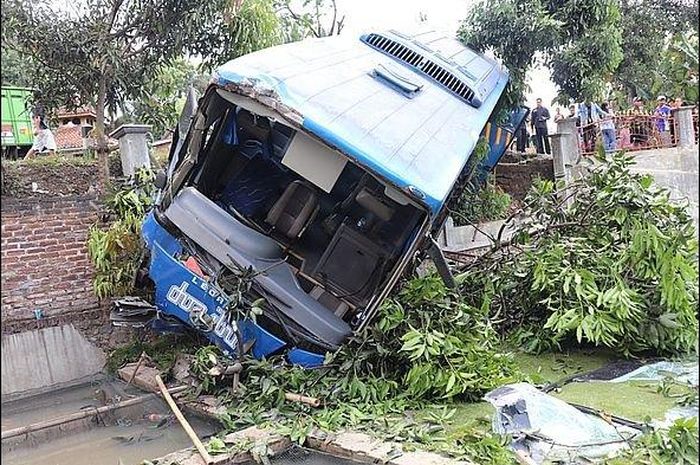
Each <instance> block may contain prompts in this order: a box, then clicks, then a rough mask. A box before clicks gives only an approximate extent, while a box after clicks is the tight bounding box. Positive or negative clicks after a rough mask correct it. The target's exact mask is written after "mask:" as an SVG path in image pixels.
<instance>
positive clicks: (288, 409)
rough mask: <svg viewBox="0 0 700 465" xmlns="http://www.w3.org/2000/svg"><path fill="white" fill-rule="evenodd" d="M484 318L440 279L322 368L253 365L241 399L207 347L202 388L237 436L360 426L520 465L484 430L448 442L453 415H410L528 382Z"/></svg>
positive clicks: (406, 298)
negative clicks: (299, 396) (299, 397)
mask: <svg viewBox="0 0 700 465" xmlns="http://www.w3.org/2000/svg"><path fill="white" fill-rule="evenodd" d="M409 309H410V311H409ZM484 311H485V310H480V309H474V308H471V307H469V306H468V305H466V304H465V303H464V302H463V301H462V299H461V298H460V297H459V296H458V295H457V294H455V293H454V292H452V291H450V290H448V289H447V288H446V287H445V286H444V284H443V283H442V281H441V280H440V278H438V277H436V276H428V277H425V278H416V279H413V280H411V281H410V282H408V283H407V285H406V286H405V287H404V289H403V290H402V291H401V292H400V293H398V294H397V295H396V296H395V298H393V299H391V300H389V301H387V302H386V304H384V305H383V306H382V308H381V309H380V315H379V317H378V319H377V322H376V323H375V324H374V325H372V326H371V327H369V328H367V329H366V330H364V331H363V332H361V333H360V334H358V335H356V337H355V338H354V339H352V340H351V341H350V342H349V343H348V344H347V345H345V346H344V347H343V348H342V349H340V350H339V351H338V352H336V353H333V354H329V355H328V357H327V360H326V364H325V365H324V367H322V368H320V369H317V370H305V369H301V368H299V367H290V366H289V365H287V364H286V363H285V362H284V360H283V359H281V358H279V357H272V358H270V359H268V360H251V359H247V358H244V359H243V361H242V363H243V366H244V369H243V372H242V374H241V384H240V386H239V390H238V392H237V394H232V393H231V392H230V391H229V390H228V389H223V390H222V387H223V386H225V383H221V382H220V381H221V380H220V378H216V377H212V368H213V367H216V366H217V365H218V364H220V361H221V358H220V357H221V356H220V355H219V354H218V351H217V350H216V349H214V348H213V347H208V348H205V349H200V351H198V353H197V357H196V358H197V360H198V362H197V363H198V364H199V365H198V367H197V368H196V369H194V370H193V372H194V373H196V374H197V376H198V378H199V379H200V381H201V382H202V383H206V389H203V388H202V385H200V389H203V390H208V391H209V392H215V393H218V395H219V397H220V398H222V399H224V401H225V402H226V403H227V404H228V405H229V408H228V411H227V413H226V414H225V415H224V416H223V417H222V421H224V423H225V424H226V425H227V427H229V428H232V429H234V428H236V429H237V428H241V427H244V426H249V425H251V424H257V425H263V426H271V427H274V428H276V429H277V430H278V431H279V432H281V433H283V434H287V435H289V436H290V437H291V438H292V440H294V441H296V442H298V443H300V444H301V443H303V442H304V440H305V438H306V436H307V435H308V433H309V432H310V431H311V429H312V428H321V429H324V430H327V431H334V430H338V429H340V428H346V427H347V428H350V427H351V428H354V429H358V430H362V429H365V430H368V431H371V432H372V433H373V434H375V435H380V436H384V437H385V438H387V439H393V440H398V441H404V442H409V443H420V444H422V445H423V446H424V447H426V448H429V449H430V448H432V449H435V450H439V451H441V452H443V453H448V454H450V455H454V456H458V457H464V456H468V457H478V458H483V457H486V456H487V455H488V454H491V455H493V456H494V457H499V458H498V460H497V461H495V462H490V463H503V464H505V463H511V462H510V461H509V460H510V459H512V454H511V453H510V451H509V450H508V449H507V448H506V447H505V444H506V443H505V442H504V441H503V440H502V439H501V438H499V437H497V436H493V435H491V434H485V433H483V432H481V431H476V430H463V431H461V432H460V433H459V434H455V435H448V434H447V431H446V429H445V428H446V426H447V425H449V424H450V423H451V417H452V414H450V413H449V412H447V411H445V412H443V414H439V415H438V414H435V415H432V416H431V417H430V418H428V419H427V420H426V421H418V420H416V419H415V418H412V417H410V416H406V415H405V412H406V411H409V410H412V409H419V408H422V407H425V406H427V405H429V404H430V403H431V402H434V401H439V402H449V401H451V400H453V399H471V400H473V399H477V398H480V397H481V395H482V394H483V393H484V392H485V391H487V390H490V389H492V388H494V387H496V386H499V385H501V384H503V383H507V382H510V381H514V380H518V379H520V375H519V374H518V372H517V370H516V369H515V366H514V365H513V362H512V360H511V359H510V357H509V356H508V355H507V354H502V353H499V351H498V347H497V346H496V345H495V344H496V343H497V341H498V338H497V337H496V334H495V332H494V330H493V329H492V328H491V327H490V325H489V324H488V322H487V321H486V318H485V317H484ZM217 373H218V372H217ZM287 392H292V393H303V394H304V395H306V396H310V397H316V398H318V399H320V400H321V402H322V408H320V409H314V408H313V407H310V406H308V405H306V404H303V403H290V402H288V401H286V400H285V393H287ZM453 413H454V412H453Z"/></svg>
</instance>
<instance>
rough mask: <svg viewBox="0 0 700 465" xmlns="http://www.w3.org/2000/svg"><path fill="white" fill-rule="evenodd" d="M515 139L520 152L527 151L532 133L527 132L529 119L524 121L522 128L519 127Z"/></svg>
mask: <svg viewBox="0 0 700 465" xmlns="http://www.w3.org/2000/svg"><path fill="white" fill-rule="evenodd" d="M515 139H516V147H517V150H518V152H520V153H525V150H526V149H527V146H528V145H529V144H528V141H529V139H530V134H528V132H527V121H524V122H523V124H522V125H521V126H520V128H518V132H516V133H515Z"/></svg>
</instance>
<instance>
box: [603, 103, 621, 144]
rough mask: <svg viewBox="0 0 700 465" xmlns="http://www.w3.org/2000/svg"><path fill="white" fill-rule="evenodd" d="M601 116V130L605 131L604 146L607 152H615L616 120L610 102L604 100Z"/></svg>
mask: <svg viewBox="0 0 700 465" xmlns="http://www.w3.org/2000/svg"><path fill="white" fill-rule="evenodd" d="M600 109H601V112H600V113H601V116H602V117H603V118H602V119H601V120H600V132H602V133H603V146H604V147H605V151H606V152H608V153H609V152H614V151H615V149H616V145H617V143H616V142H617V140H616V134H615V122H614V120H613V116H615V115H614V114H613V111H612V108H611V107H610V105H609V104H608V102H604V103H603V104H602V105H601V106H600Z"/></svg>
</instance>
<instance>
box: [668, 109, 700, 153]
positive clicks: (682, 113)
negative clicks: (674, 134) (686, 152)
mask: <svg viewBox="0 0 700 465" xmlns="http://www.w3.org/2000/svg"><path fill="white" fill-rule="evenodd" d="M693 108H694V107H680V108H678V109H676V110H674V111H673V113H674V114H673V117H674V118H675V120H676V123H675V124H676V129H677V130H678V146H679V147H695V145H696V141H695V129H694V128H693Z"/></svg>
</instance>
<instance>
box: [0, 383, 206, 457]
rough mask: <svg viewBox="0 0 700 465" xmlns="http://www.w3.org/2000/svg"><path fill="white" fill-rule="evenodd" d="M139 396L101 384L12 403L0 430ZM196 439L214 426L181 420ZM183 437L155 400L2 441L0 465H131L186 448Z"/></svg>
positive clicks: (198, 420)
mask: <svg viewBox="0 0 700 465" xmlns="http://www.w3.org/2000/svg"><path fill="white" fill-rule="evenodd" d="M134 394H136V395H143V393H142V392H139V391H137V390H134V389H133V388H130V389H128V390H125V389H124V383H120V382H116V381H103V382H101V383H99V384H98V383H91V384H87V385H81V386H76V387H74V388H69V389H63V390H61V391H56V392H54V393H48V394H42V395H40V396H36V397H32V398H27V399H23V400H20V401H14V402H10V403H6V404H4V405H3V406H2V407H3V408H2V430H3V431H6V430H8V429H11V428H16V427H19V426H24V425H28V424H31V423H35V422H38V421H44V420H48V419H51V418H56V417H60V416H63V415H66V414H70V413H74V412H78V411H80V410H81V408H84V407H90V406H101V405H104V402H105V399H107V402H110V401H111V402H118V401H119V400H125V399H127V398H129V397H131V396H133V395H134ZM186 416H187V417H188V420H189V421H190V424H191V425H192V427H193V428H194V429H195V431H197V434H198V435H199V436H200V438H204V437H207V436H210V435H212V434H214V433H215V432H216V428H217V427H216V425H215V424H213V423H212V422H209V421H206V420H203V419H201V418H199V417H196V416H191V415H186ZM191 446H192V444H191V442H190V439H189V438H188V437H187V434H186V433H185V431H184V430H183V429H182V427H181V426H180V424H179V423H178V422H177V420H176V419H175V418H174V417H172V416H171V415H170V411H169V409H168V407H167V405H166V404H165V403H164V402H163V401H162V400H161V399H158V398H153V399H151V400H149V401H147V402H144V403H141V404H138V405H134V406H130V407H126V408H121V409H119V410H116V411H114V412H110V413H108V414H103V415H100V416H99V418H95V417H94V416H92V417H91V418H88V419H86V420H81V421H77V422H71V423H69V424H66V425H62V426H60V427H54V428H50V429H46V430H42V431H38V432H35V433H30V434H29V435H25V436H19V437H16V438H12V439H6V440H3V441H2V461H1V463H2V465H100V464H105V465H132V464H134V465H136V464H140V463H141V462H142V461H143V460H144V459H153V458H157V457H161V456H163V455H166V454H168V453H170V452H174V451H176V450H180V449H184V448H187V447H191Z"/></svg>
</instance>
